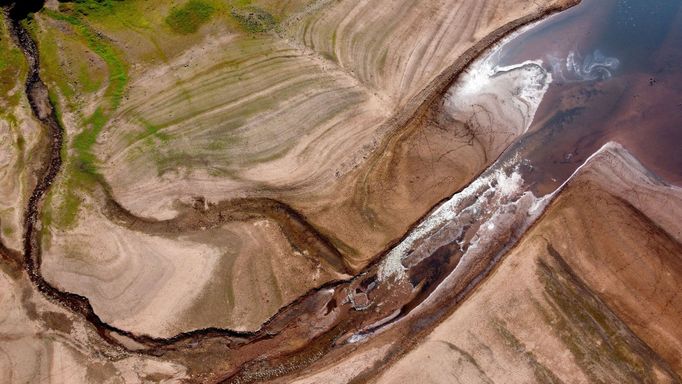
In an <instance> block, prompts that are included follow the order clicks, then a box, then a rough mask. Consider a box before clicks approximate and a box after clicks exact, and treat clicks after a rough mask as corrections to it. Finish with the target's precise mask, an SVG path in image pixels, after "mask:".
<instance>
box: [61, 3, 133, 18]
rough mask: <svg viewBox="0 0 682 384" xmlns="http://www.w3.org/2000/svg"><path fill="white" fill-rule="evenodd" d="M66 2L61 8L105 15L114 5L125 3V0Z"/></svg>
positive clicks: (84, 13)
mask: <svg viewBox="0 0 682 384" xmlns="http://www.w3.org/2000/svg"><path fill="white" fill-rule="evenodd" d="M61 2H63V3H65V4H62V5H61V6H60V9H61V10H65V11H69V10H75V11H77V12H78V13H81V14H83V15H105V14H109V13H112V12H113V11H114V7H116V6H117V5H119V4H121V3H123V0H75V1H73V2H71V1H69V2H64V1H63V0H61Z"/></svg>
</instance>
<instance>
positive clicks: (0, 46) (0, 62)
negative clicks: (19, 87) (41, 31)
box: [0, 13, 26, 104]
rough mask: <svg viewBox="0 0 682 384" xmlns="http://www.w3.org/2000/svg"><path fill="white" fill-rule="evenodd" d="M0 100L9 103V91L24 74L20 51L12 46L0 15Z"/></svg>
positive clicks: (2, 17) (3, 17)
mask: <svg viewBox="0 0 682 384" xmlns="http://www.w3.org/2000/svg"><path fill="white" fill-rule="evenodd" d="M0 52H1V53H0V100H1V101H3V102H6V103H8V104H12V103H10V99H9V97H8V93H9V91H11V90H12V88H14V87H15V85H16V84H17V79H19V78H20V77H21V74H22V73H23V72H24V68H25V65H26V63H25V61H24V55H23V54H22V53H21V51H20V50H19V49H18V48H17V47H15V46H14V44H12V42H11V40H10V36H9V31H8V30H7V24H6V21H5V16H4V15H3V14H1V13H0Z"/></svg>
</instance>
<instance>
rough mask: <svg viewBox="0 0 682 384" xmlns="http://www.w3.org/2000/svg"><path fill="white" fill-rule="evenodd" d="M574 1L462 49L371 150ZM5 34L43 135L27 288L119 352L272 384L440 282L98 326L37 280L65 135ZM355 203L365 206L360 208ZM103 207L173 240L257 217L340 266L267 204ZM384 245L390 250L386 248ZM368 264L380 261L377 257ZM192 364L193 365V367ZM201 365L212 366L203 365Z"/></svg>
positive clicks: (349, 285)
mask: <svg viewBox="0 0 682 384" xmlns="http://www.w3.org/2000/svg"><path fill="white" fill-rule="evenodd" d="M576 3H577V1H566V2H564V3H561V4H559V5H556V6H555V7H552V8H550V9H545V10H543V11H541V12H537V13H535V14H532V15H529V16H526V17H523V18H521V19H519V20H516V21H514V22H512V23H509V24H507V25H505V26H503V27H500V28H498V29H497V30H495V31H494V32H493V33H491V34H490V35H488V36H487V37H485V38H484V39H482V40H481V41H480V42H478V43H477V44H475V45H474V46H473V47H472V48H470V49H469V50H467V52H466V53H465V54H464V55H462V56H461V57H460V58H459V59H458V60H457V61H456V62H455V63H454V64H453V65H451V66H450V67H449V68H448V69H447V70H446V71H444V72H443V73H441V74H440V75H439V76H438V77H437V78H436V79H435V80H434V81H433V82H431V84H430V85H429V86H427V87H426V88H425V89H423V90H422V91H421V92H420V93H419V94H418V95H417V96H416V97H414V98H413V99H412V100H411V101H410V102H409V103H408V104H407V105H406V107H405V108H404V109H403V110H402V111H401V113H399V114H398V115H396V116H394V117H393V118H392V119H391V120H390V121H389V122H388V123H386V124H387V125H388V126H391V127H395V128H393V129H392V131H394V132H396V134H395V136H393V137H391V138H389V139H387V140H386V141H385V142H384V143H383V144H382V145H381V147H380V149H379V152H390V153H393V152H392V151H393V149H394V148H396V147H397V146H398V145H400V143H402V142H404V141H406V140H409V138H410V137H412V136H413V135H415V134H417V133H418V131H419V129H420V127H421V126H422V124H424V123H425V122H426V121H428V120H429V119H431V118H433V116H434V113H435V112H434V111H437V110H438V108H439V103H438V102H439V100H440V98H441V97H442V96H443V94H444V93H445V91H446V90H447V89H448V87H449V86H450V85H451V84H452V82H453V81H454V80H455V79H456V78H457V76H458V75H459V74H460V73H461V72H462V70H464V69H465V68H466V67H467V65H469V64H470V63H471V62H472V61H473V60H474V59H475V58H476V57H477V56H478V55H480V54H481V53H482V52H484V51H485V49H486V48H488V47H489V46H490V45H492V44H494V43H496V42H497V41H499V40H500V39H501V38H502V37H504V36H505V35H507V34H508V33H510V32H512V31H514V30H515V29H517V28H519V27H520V26H522V25H524V24H527V23H529V22H532V21H535V20H538V19H540V18H542V17H544V16H546V15H547V14H550V13H553V12H557V11H560V10H562V9H565V8H567V7H569V6H572V5H574V4H576ZM12 31H13V34H14V35H15V36H16V38H17V39H18V42H19V45H20V46H21V48H22V49H23V50H24V53H25V54H26V56H27V59H28V61H29V64H30V65H29V68H30V70H29V76H28V80H27V84H26V93H27V95H29V100H30V102H31V107H32V109H33V111H34V113H35V115H36V116H37V117H38V119H39V120H40V121H41V122H42V123H43V124H44V125H45V127H47V128H48V130H49V134H50V137H51V142H50V150H49V153H50V157H49V161H47V162H46V164H45V166H44V167H43V169H42V170H41V171H40V172H39V178H38V180H39V181H38V185H37V186H36V188H35V190H34V192H33V194H32V195H31V198H30V200H29V204H28V207H27V209H26V215H25V240H24V247H25V249H24V262H25V268H26V269H27V271H28V274H29V276H30V279H31V281H32V282H33V284H35V285H36V286H37V288H38V289H39V290H40V291H41V293H43V294H45V295H46V296H48V297H50V298H52V299H54V300H56V301H58V302H60V303H61V304H62V305H64V306H66V307H68V308H69V309H71V310H72V311H74V312H76V313H79V314H80V315H82V316H83V317H85V318H86V319H87V320H88V321H90V322H91V323H92V324H94V325H95V326H96V327H97V328H98V329H99V332H100V334H101V335H102V336H103V337H104V338H105V339H107V340H108V341H109V342H110V343H112V344H115V345H119V346H123V345H122V344H121V343H120V341H118V340H117V339H114V338H113V337H111V336H109V333H110V332H114V333H116V334H120V335H123V336H125V337H129V338H131V339H133V340H135V341H136V342H138V343H141V344H143V345H145V346H147V348H148V349H146V350H144V351H140V352H143V353H148V354H152V355H164V356H166V357H168V358H169V359H172V360H175V361H184V362H187V363H189V366H190V368H191V369H192V373H193V374H194V375H195V377H196V378H197V379H196V380H197V381H200V380H201V378H205V379H210V380H226V381H228V382H250V381H254V380H260V379H264V378H274V377H277V376H281V375H284V374H288V373H290V372H292V371H296V370H300V369H301V368H302V367H305V366H308V365H310V364H311V363H313V362H315V361H317V360H319V359H321V358H322V357H323V355H324V354H326V353H328V352H330V351H333V350H337V352H338V350H342V349H343V350H347V349H348V348H349V347H346V348H342V347H341V340H338V338H339V337H340V336H342V335H345V334H347V333H348V332H350V331H353V330H357V329H368V328H367V327H371V325H372V324H375V323H377V322H378V321H381V320H382V319H383V318H386V317H387V316H390V315H391V313H392V312H394V311H395V310H396V309H400V308H402V307H404V306H407V307H405V308H407V310H408V311H409V308H410V307H413V306H414V305H415V304H414V300H415V298H418V300H421V299H423V298H424V296H418V292H419V290H420V289H426V288H428V287H429V286H430V285H432V284H437V282H438V279H439V278H441V277H442V275H440V274H438V273H433V272H432V271H431V267H430V266H429V265H428V263H430V262H431V261H427V262H426V264H425V265H424V267H418V268H415V270H414V271H413V272H412V273H413V274H414V279H415V280H414V281H413V284H415V285H417V286H419V288H418V289H417V290H416V291H417V292H416V293H415V291H414V290H413V287H412V286H411V285H410V284H407V285H404V286H397V287H396V286H394V287H392V288H390V289H389V288H387V287H385V286H384V287H379V288H376V286H375V284H373V281H374V280H375V279H376V270H377V268H378V267H377V264H376V263H372V264H370V266H369V267H367V268H365V269H364V271H363V272H361V273H360V274H359V275H358V276H357V277H355V278H353V279H351V280H350V281H345V282H331V283H328V284H326V285H323V286H322V287H320V288H317V289H315V290H313V291H311V292H310V293H308V294H306V295H303V296H301V297H300V298H299V299H297V300H296V301H295V302H293V303H291V304H290V305H288V306H286V307H284V308H282V309H281V310H280V311H279V312H278V313H277V314H276V315H275V316H274V317H273V318H272V319H270V320H269V321H268V322H266V323H265V325H264V326H263V327H262V329H261V330H260V331H257V332H235V331H230V330H225V329H202V330H198V331H193V332H188V333H183V334H179V335H177V336H175V337H172V338H168V339H160V338H151V337H146V336H139V335H134V334H132V333H130V332H127V331H125V330H120V329H116V328H115V327H112V326H110V325H108V324H106V323H104V322H102V321H101V319H100V318H99V317H98V316H97V315H96V314H95V313H94V311H93V309H92V306H91V305H90V303H89V301H88V299H87V298H85V297H83V296H80V295H76V294H72V293H68V292H61V291H59V290H57V289H56V288H55V287H53V286H52V285H50V284H49V283H47V282H46V281H45V280H44V279H43V278H42V276H41V274H40V233H41V232H40V228H39V212H40V207H41V204H42V203H43V200H44V197H45V194H46V193H47V191H48V189H49V187H50V185H51V184H52V182H53V181H54V179H55V178H56V176H57V174H58V172H59V168H60V166H61V161H62V160H61V148H62V140H63V130H62V128H61V127H60V126H59V124H58V120H57V116H56V114H55V112H54V108H53V107H52V106H51V105H50V103H49V100H48V99H47V88H46V87H45V85H44V84H43V82H42V81H41V80H40V78H39V76H38V58H37V52H36V47H35V44H34V43H33V41H32V40H31V39H30V37H29V36H28V34H27V32H26V30H24V29H23V27H21V26H20V25H19V24H18V22H16V21H13V24H12ZM488 160H490V159H488ZM390 161H391V159H390V156H389V160H388V162H389V163H390ZM372 164H377V160H376V159H375V160H373V161H372ZM374 166H377V165H373V166H370V168H369V169H372V167H374ZM365 185H366V184H365ZM452 192H454V191H452ZM359 204H360V205H363V204H364V202H360V203H359ZM107 210H108V211H109V213H110V214H111V215H112V216H113V217H114V218H115V219H116V220H119V221H123V222H125V223H126V225H128V226H129V227H131V228H134V229H135V228H137V229H140V230H142V231H152V232H156V233H180V232H184V231H187V230H190V231H192V230H197V229H201V228H202V227H211V226H216V225H219V224H220V223H221V222H225V221H229V220H238V219H245V218H250V217H255V216H258V217H268V218H271V219H274V220H275V221H277V222H278V223H282V224H281V226H282V228H283V229H284V230H285V232H286V233H287V236H288V237H289V238H290V239H292V241H295V242H296V244H297V246H300V247H301V248H302V249H308V250H311V251H312V252H314V254H315V255H316V256H318V257H320V258H321V259H324V260H326V261H327V262H328V263H330V264H331V265H333V266H335V267H337V268H339V269H342V268H343V269H345V265H344V264H343V262H342V261H341V260H342V259H341V258H340V252H339V251H338V250H336V249H335V248H334V247H333V245H331V243H330V241H329V240H327V239H326V238H325V237H324V236H322V235H321V234H320V233H319V232H318V231H317V230H315V228H314V227H313V226H312V225H310V224H309V223H307V221H306V220H305V218H304V217H303V216H301V215H300V214H298V213H297V212H296V211H294V210H293V209H291V208H289V207H288V206H287V205H285V204H283V203H281V202H278V201H275V200H270V199H243V200H236V201H228V202H221V203H218V204H216V205H209V206H208V208H207V209H202V208H201V204H199V206H198V207H197V208H196V209H194V211H193V213H187V214H185V215H181V216H179V217H178V218H176V219H172V220H168V221H150V220H144V219H139V218H135V217H134V216H133V215H132V214H130V213H129V212H127V211H126V210H125V209H124V208H122V207H121V206H119V205H118V204H116V203H115V201H114V200H113V199H109V200H108V203H107ZM389 248H390V246H388V247H387V248H386V249H389ZM383 253H385V252H382V254H383ZM443 257H444V258H445V259H448V258H450V257H452V252H451V251H447V250H446V251H444V253H443ZM375 260H379V258H375ZM486 261H488V262H489V261H490V260H481V261H480V262H479V263H478V264H477V265H476V266H474V267H472V270H471V271H470V272H469V273H468V274H467V275H466V276H464V277H463V279H462V280H461V282H460V283H459V284H458V286H457V289H456V290H453V291H452V292H451V293H450V294H449V295H448V297H449V298H456V299H457V300H452V301H449V304H448V306H447V307H449V308H452V306H453V305H454V304H455V303H456V302H458V301H461V299H462V297H463V294H464V293H465V292H468V290H470V289H471V287H472V282H473V281H475V280H476V279H477V278H478V277H479V276H480V275H481V273H484V274H485V273H486V271H487V270H489V265H488V263H487V262H486ZM451 268H452V266H450V267H449V268H444V270H441V271H439V273H444V272H445V273H446V272H448V271H449V270H450V269H451ZM349 297H350V298H355V297H357V299H358V302H359V303H356V302H354V299H349ZM367 298H369V302H372V301H377V300H378V299H381V302H382V303H383V304H384V306H383V307H382V308H381V309H378V307H372V309H373V310H372V311H369V310H368V309H369V308H365V307H363V305H362V304H361V302H366V301H367ZM445 312H446V311H445V309H438V310H436V311H435V312H433V311H432V312H431V313H426V315H425V316H427V318H430V320H427V321H426V322H424V323H422V324H419V325H414V324H412V325H411V326H409V327H408V329H409V330H410V331H411V332H413V334H415V335H416V334H419V333H421V332H425V330H426V329H428V328H430V327H432V326H434V325H435V324H437V323H438V321H439V319H440V318H442V316H443V314H444V313H445ZM404 314H405V312H403V313H402V315H404ZM403 327H406V326H403ZM413 340H414V338H410V340H406V341H405V344H401V345H400V346H399V347H396V349H395V350H394V352H393V355H395V356H397V355H399V354H400V353H401V352H400V351H404V350H405V348H407V347H408V346H409V344H410V343H411V342H413ZM227 350H229V352H230V356H229V357H225V356H224V355H223V354H224V353H225V352H226V351H227ZM236 355H239V356H236ZM209 356H210V357H209ZM264 356H267V358H268V360H267V361H265V360H262V358H263V357H264ZM194 359H196V360H195V361H194V362H192V361H193V360H194ZM207 361H209V362H211V364H207Z"/></svg>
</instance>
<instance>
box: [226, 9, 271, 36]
mask: <svg viewBox="0 0 682 384" xmlns="http://www.w3.org/2000/svg"><path fill="white" fill-rule="evenodd" d="M230 14H231V15H232V17H234V19H235V20H237V22H238V23H239V25H240V26H241V27H242V28H244V29H245V30H246V31H248V32H252V33H257V32H266V31H269V30H271V29H273V28H274V27H275V26H277V20H276V19H275V17H274V16H272V15H271V14H270V13H268V12H267V11H266V10H264V9H261V8H258V7H253V6H246V7H243V8H232V11H231V12H230Z"/></svg>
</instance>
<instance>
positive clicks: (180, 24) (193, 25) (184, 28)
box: [166, 0, 215, 35]
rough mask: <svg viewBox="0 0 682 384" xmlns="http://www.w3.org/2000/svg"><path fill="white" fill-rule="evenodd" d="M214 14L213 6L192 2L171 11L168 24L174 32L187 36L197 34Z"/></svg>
mask: <svg viewBox="0 0 682 384" xmlns="http://www.w3.org/2000/svg"><path fill="white" fill-rule="evenodd" d="M214 12H215V8H214V7H213V6H212V5H210V4H208V3H206V2H204V1H202V0H190V1H188V2H187V3H186V4H185V5H183V6H181V7H175V8H173V9H171V11H170V13H169V14H168V17H166V23H167V24H168V25H169V26H170V27H171V29H172V30H173V31H174V32H176V33H180V34H183V35H187V34H190V33H194V32H196V31H197V30H198V29H199V27H200V26H201V25H202V24H204V23H206V22H207V21H208V20H209V19H210V18H211V16H212V15H213V13H214Z"/></svg>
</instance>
